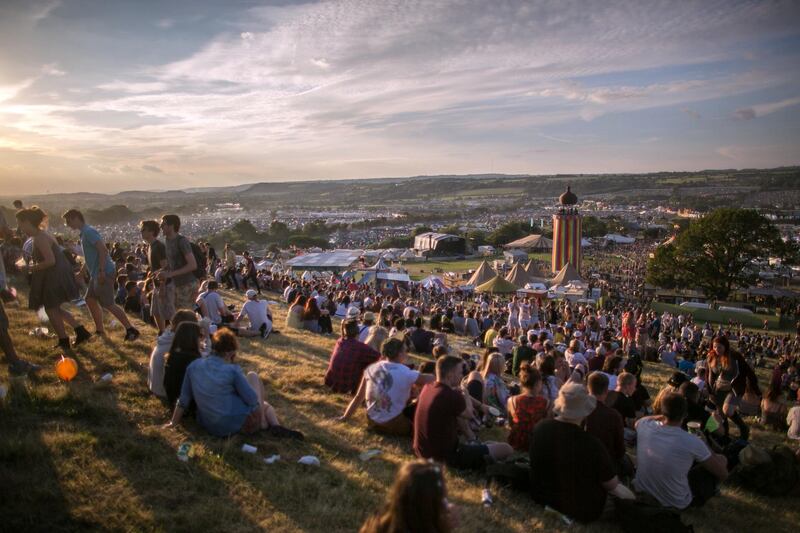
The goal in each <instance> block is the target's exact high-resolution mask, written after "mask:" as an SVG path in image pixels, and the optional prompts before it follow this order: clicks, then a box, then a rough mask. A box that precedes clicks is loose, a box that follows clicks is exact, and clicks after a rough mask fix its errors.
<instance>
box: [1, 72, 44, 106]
mask: <svg viewBox="0 0 800 533" xmlns="http://www.w3.org/2000/svg"><path fill="white" fill-rule="evenodd" d="M35 81H36V78H28V79H26V80H22V81H20V82H17V83H15V84H13V85H0V103H2V102H4V101H7V100H11V99H12V98H14V97H16V96H17V95H18V94H19V93H21V92H22V91H24V90H25V89H27V88H28V87H30V86H31V85H33V82H35Z"/></svg>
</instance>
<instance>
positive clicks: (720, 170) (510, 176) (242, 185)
mask: <svg viewBox="0 0 800 533" xmlns="http://www.w3.org/2000/svg"><path fill="white" fill-rule="evenodd" d="M798 167H800V165H782V166H779V167H773V168H706V169H699V170H675V171H667V170H656V171H651V172H630V173H626V172H595V173H575V172H566V173H557V174H503V173H488V172H486V173H473V174H418V175H415V176H378V177H364V178H330V179H314V178H308V179H297V180H281V179H277V180H273V181H255V182H244V183H231V184H227V185H216V186H215V185H210V186H187V187H184V188H178V189H136V188H133V189H120V190H115V191H109V192H91V191H80V190H76V191H66V192H42V193H32V194H18V195H8V194H0V198H5V199H8V200H12V199H17V198H20V199H21V198H36V197H40V196H41V197H44V196H56V195H59V194H69V195H82V194H85V195H89V194H96V195H103V196H116V195H120V194H127V193H169V192H186V193H192V192H193V189H200V190H203V189H224V188H226V187H228V188H231V189H243V188H248V187H253V186H256V185H261V184H271V185H280V184H289V183H325V182H339V181H341V182H347V181H393V180H414V179H430V178H439V177H442V178H456V179H469V178H475V179H480V178H482V177H497V178H498V179H519V178H543V179H544V178H552V177H556V178H562V177H575V178H591V177H603V176H613V177H625V176H628V177H631V178H637V177H638V178H647V177H649V176H655V175H659V174H701V173H723V172H743V171H748V170H751V171H775V170H782V169H790V168H798ZM570 185H571V186H572V187H575V184H574V183H571V184H570Z"/></svg>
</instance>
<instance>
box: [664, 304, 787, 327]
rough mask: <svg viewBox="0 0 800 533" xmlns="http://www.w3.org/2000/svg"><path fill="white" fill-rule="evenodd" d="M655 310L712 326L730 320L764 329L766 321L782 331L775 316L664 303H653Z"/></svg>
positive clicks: (770, 325)
mask: <svg viewBox="0 0 800 533" xmlns="http://www.w3.org/2000/svg"><path fill="white" fill-rule="evenodd" d="M651 307H652V308H653V310H655V311H656V312H658V313H663V312H664V311H669V312H670V313H673V314H679V313H683V314H687V313H688V314H691V315H692V316H693V317H694V319H695V321H697V322H711V323H712V324H727V323H728V320H733V321H734V322H741V323H742V324H743V325H744V326H745V327H746V328H752V329H761V328H763V327H764V320H766V321H767V323H768V324H769V329H770V330H773V331H774V330H780V329H781V327H780V321H779V319H778V317H777V316H775V315H759V314H748V313H736V312H729V311H727V312H726V311H717V310H716V309H692V308H691V307H681V306H679V305H673V304H667V303H663V302H653V303H652V304H651Z"/></svg>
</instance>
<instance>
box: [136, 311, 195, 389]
mask: <svg viewBox="0 0 800 533" xmlns="http://www.w3.org/2000/svg"><path fill="white" fill-rule="evenodd" d="M184 322H194V323H197V315H196V314H195V313H194V311H189V310H188V309H181V310H180V311H178V312H177V313H175V314H174V315H172V319H171V320H170V326H169V327H168V328H167V329H165V330H164V333H162V334H161V335H159V336H158V338H157V339H156V345H155V347H154V348H153V351H152V352H151V353H150V364H149V366H148V370H147V386H148V388H149V389H150V392H152V393H153V394H155V395H156V396H158V397H159V398H162V399H164V400H166V399H167V392H166V391H165V390H164V362H165V359H166V355H167V352H169V349H170V347H171V346H172V341H173V339H174V338H175V331H176V330H177V329H178V326H180V325H181V324H182V323H184Z"/></svg>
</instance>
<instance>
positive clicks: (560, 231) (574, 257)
mask: <svg viewBox="0 0 800 533" xmlns="http://www.w3.org/2000/svg"><path fill="white" fill-rule="evenodd" d="M582 222H583V221H582V217H581V215H580V214H578V213H577V212H576V211H575V210H568V211H562V212H559V213H558V214H555V215H553V261H552V263H553V264H552V266H551V268H552V271H553V272H559V271H560V270H561V269H562V268H563V267H564V265H566V264H568V263H569V264H571V265H572V266H574V267H575V269H576V270H578V271H580V269H581V259H582V258H581V229H582Z"/></svg>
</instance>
